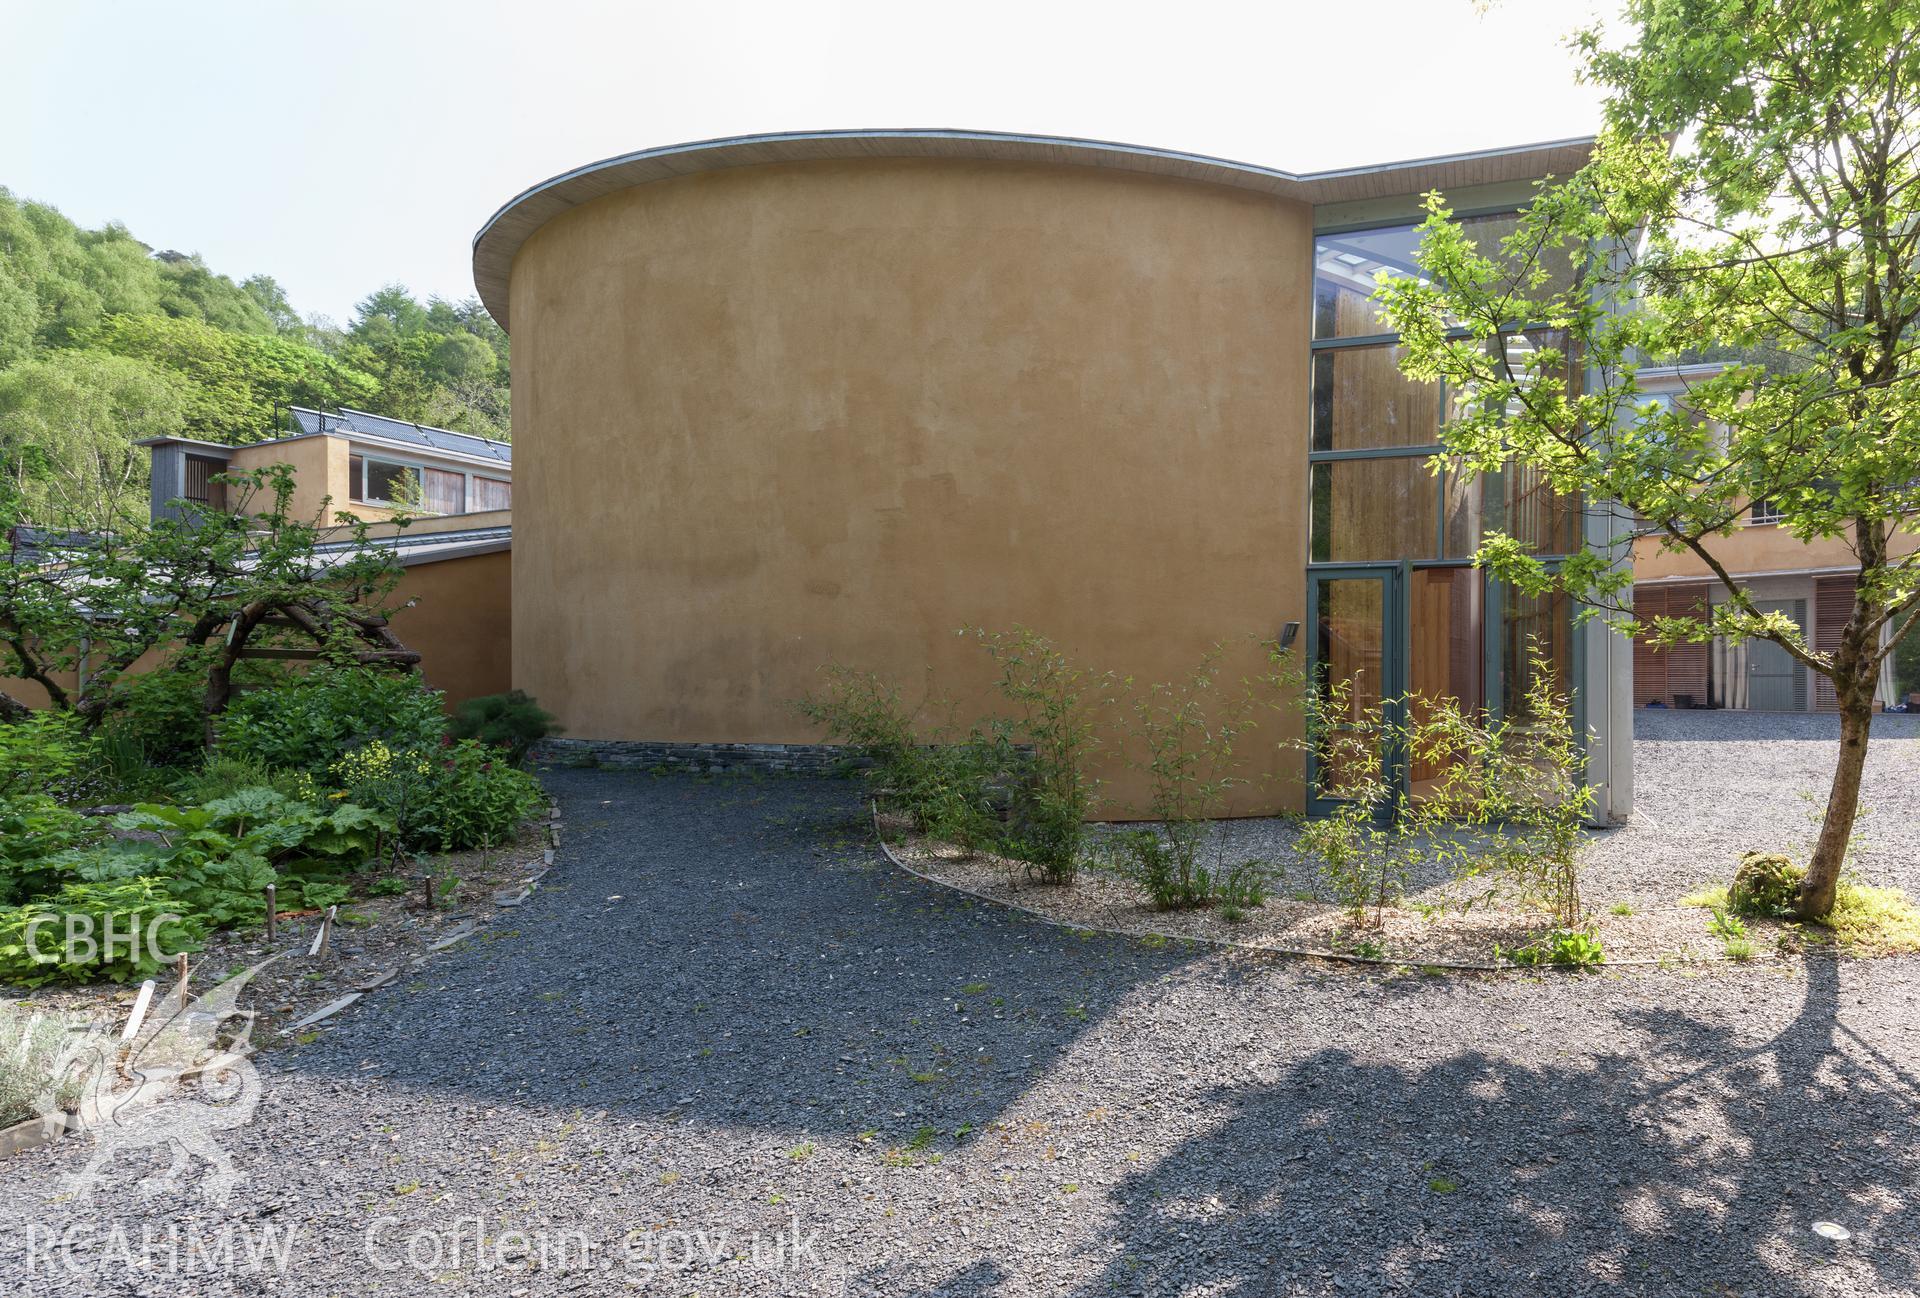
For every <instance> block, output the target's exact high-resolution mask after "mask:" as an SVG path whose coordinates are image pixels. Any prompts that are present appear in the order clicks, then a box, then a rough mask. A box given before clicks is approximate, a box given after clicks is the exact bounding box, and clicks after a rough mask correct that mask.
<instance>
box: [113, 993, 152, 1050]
mask: <svg viewBox="0 0 1920 1298" xmlns="http://www.w3.org/2000/svg"><path fill="white" fill-rule="evenodd" d="M152 1003H153V979H151V978H149V979H147V980H146V981H145V982H143V983H141V984H140V994H139V995H137V996H135V997H134V998H133V1013H131V1014H129V1015H127V1026H126V1028H125V1029H124V1030H123V1031H122V1032H121V1033H120V1039H121V1040H122V1041H131V1040H133V1039H134V1038H135V1037H137V1036H139V1035H140V1025H141V1024H142V1023H144V1022H146V1018H147V1006H148V1005H151V1004H152Z"/></svg>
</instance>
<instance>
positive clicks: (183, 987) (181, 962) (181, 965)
mask: <svg viewBox="0 0 1920 1298" xmlns="http://www.w3.org/2000/svg"><path fill="white" fill-rule="evenodd" d="M173 967H174V970H175V971H176V972H177V973H178V974H179V976H180V989H179V990H180V1003H181V1004H182V1005H185V1004H186V1003H187V976H188V974H189V973H190V972H191V970H190V969H189V967H188V965H187V953H186V952H185V951H182V952H181V953H180V956H179V958H178V959H176V960H175V961H174V962H173Z"/></svg>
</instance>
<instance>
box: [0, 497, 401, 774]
mask: <svg viewBox="0 0 1920 1298" xmlns="http://www.w3.org/2000/svg"><path fill="white" fill-rule="evenodd" d="M223 481H225V483H226V485H227V490H228V493H229V496H230V498H232V499H233V500H234V501H235V502H236V507H235V512H234V513H232V514H228V513H225V512H222V511H217V510H211V509H208V508H205V507H203V506H193V505H190V504H188V503H186V502H182V503H183V506H184V512H185V515H186V516H185V517H184V518H183V519H180V520H162V521H159V522H156V523H154V524H153V525H152V526H151V527H137V526H132V525H122V526H109V527H94V528H90V529H87V530H70V531H60V530H55V531H52V532H50V533H42V532H39V531H37V530H35V529H32V528H29V527H26V526H24V525H20V524H17V523H16V524H14V525H10V526H9V527H8V529H7V536H8V544H9V547H10V554H9V556H8V557H9V559H10V560H11V562H8V563H5V564H0V675H7V676H15V677H19V678H22V679H25V680H31V681H33V682H35V683H36V684H38V685H39V686H40V687H41V688H42V689H43V690H44V691H45V692H46V695H47V698H48V701H49V703H50V705H51V706H52V707H53V708H55V709H57V710H61V711H70V712H72V713H74V714H75V715H76V716H78V717H79V718H81V720H82V721H83V722H84V723H85V724H86V725H88V726H97V725H98V724H99V723H100V722H101V721H102V720H104V719H105V717H106V716H107V715H108V714H109V713H111V712H112V711H113V710H114V709H116V708H118V707H120V706H122V705H123V704H124V703H125V701H126V691H125V690H124V689H123V688H121V686H122V685H123V683H124V681H125V680H126V678H127V675H128V673H129V672H131V671H132V670H133V668H134V666H135V664H136V663H138V662H139V661H140V660H141V659H142V658H144V657H146V656H147V655H149V654H150V653H154V652H160V653H163V654H164V655H165V657H166V661H165V662H164V663H163V664H162V665H161V666H159V667H157V668H155V670H158V671H185V672H193V673H196V674H198V673H204V675H205V681H206V689H205V697H204V703H203V712H204V715H205V717H206V723H205V735H206V738H207V741H208V742H211V738H212V732H213V724H214V719H215V718H216V717H217V716H218V715H219V714H220V713H221V712H222V711H223V710H224V709H225V708H226V705H227V701H228V700H229V699H230V698H231V697H232V692H233V690H232V676H233V671H234V668H235V666H236V665H237V664H238V663H239V662H240V661H241V660H242V659H243V658H246V657H249V656H259V655H258V651H260V650H262V649H264V650H267V651H268V652H269V653H272V652H274V651H276V650H278V651H281V652H285V651H286V649H287V642H288V640H289V639H298V640H299V641H300V642H301V643H302V644H303V645H304V646H309V647H311V649H312V653H307V652H306V651H305V650H304V649H302V650H294V651H293V653H291V654H289V655H288V656H296V655H298V656H313V655H315V654H317V655H318V656H321V657H325V658H328V659H330V660H333V661H344V662H351V663H356V664H360V665H363V666H390V667H408V666H411V665H412V664H414V663H417V662H418V661H419V655H418V654H415V653H412V652H411V651H409V650H408V649H406V647H405V646H404V645H402V644H401V643H400V642H399V641H398V640H397V639H395V638H394V636H393V634H392V632H391V631H390V630H389V629H388V627H387V617H386V615H387V611H388V610H387V607H386V600H387V598H388V596H390V595H391V593H392V591H393V588H394V585H395V584H396V583H397V582H398V580H399V577H400V572H401V569H400V567H399V565H398V563H397V562H396V560H395V557H394V554H393V552H392V550H391V549H390V548H388V547H384V546H381V545H378V544H377V543H372V542H371V541H370V538H369V535H368V525H367V524H366V523H364V522H362V521H361V520H359V519H357V518H353V517H351V516H350V515H346V514H341V515H338V516H337V517H336V519H335V520H334V522H333V523H331V524H328V523H327V522H325V521H324V519H313V520H305V519H297V518H294V517H292V516H291V515H290V513H289V512H288V502H289V501H290V500H291V498H292V495H293V471H292V470H291V469H290V468H289V467H287V466H286V465H274V466H272V467H270V468H265V469H257V470H253V471H250V472H246V473H235V474H228V475H225V477H224V478H223ZM13 499H17V497H14V498H13ZM7 502H8V498H7V497H4V496H0V510H4V508H5V506H6V505H7ZM323 511H324V506H323ZM256 636H258V637H260V638H259V639H256ZM69 676H72V677H76V678H78V680H79V682H80V683H79V685H78V687H76V688H71V689H70V688H69V687H68V685H67V684H66V679H67V678H68V677H69ZM0 709H3V710H5V711H8V712H17V711H18V710H20V709H21V705H20V704H19V702H18V701H17V700H13V699H9V698H6V697H5V696H4V695H0Z"/></svg>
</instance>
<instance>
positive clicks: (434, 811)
mask: <svg viewBox="0 0 1920 1298" xmlns="http://www.w3.org/2000/svg"><path fill="white" fill-rule="evenodd" d="M436 761H437V764H436V765H435V767H434V770H433V774H432V776H431V778H430V781H429V783H428V786H427V796H426V800H425V803H424V805H423V806H422V808H421V815H422V820H423V822H424V827H425V829H426V832H427V833H428V835H429V836H430V837H431V838H432V840H433V841H434V842H435V843H436V844H437V845H438V847H439V849H440V850H441V851H443V852H459V851H465V850H467V849H469V848H475V847H496V846H498V845H499V844H501V843H505V842H510V841H511V840H512V839H513V836H514V833H515V831H516V830H518V829H519V827H520V823H521V822H522V821H524V820H525V819H526V818H527V817H528V816H531V815H532V814H533V813H534V812H535V811H536V810H538V809H539V807H540V803H541V794H540V784H539V782H538V781H537V780H535V779H534V778H533V777H532V776H531V775H529V774H527V773H526V772H525V771H523V770H520V769H519V768H518V767H516V766H514V765H513V764H512V763H510V762H508V761H506V760H504V759H503V757H502V755H501V754H500V753H499V752H497V751H495V750H493V749H490V748H488V747H486V746H485V745H483V744H480V743H477V742H475V741H474V740H471V739H463V740H461V741H460V742H458V743H456V744H451V745H449V746H448V747H446V748H445V749H443V750H442V751H441V753H440V755H439V756H438V758H437V759H436Z"/></svg>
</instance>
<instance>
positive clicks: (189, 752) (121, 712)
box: [104, 655, 207, 767]
mask: <svg viewBox="0 0 1920 1298" xmlns="http://www.w3.org/2000/svg"><path fill="white" fill-rule="evenodd" d="M197 664H199V659H197V658H195V657H190V656H185V655H182V656H179V657H177V658H176V661H175V662H174V663H173V664H171V665H170V666H168V667H164V668H161V669H160V670H157V671H150V672H141V673H139V674H137V675H128V676H127V677H125V678H124V679H123V680H121V681H120V683H119V684H118V685H116V686H115V687H114V694H115V700H116V702H115V707H114V710H113V713H112V716H111V718H110V719H109V720H108V721H107V722H106V723H105V725H104V732H105V733H106V734H109V735H111V736H113V737H114V738H115V739H117V740H120V741H123V742H125V743H127V744H130V745H132V746H133V747H134V748H135V749H136V750H137V751H138V752H139V753H140V755H141V756H142V757H143V758H144V759H145V761H146V762H147V763H149V764H150V765H153V766H166V767H176V766H181V765H184V764H189V763H193V762H197V761H199V760H200V758H201V756H202V752H203V750H202V748H201V746H200V738H201V733H202V731H203V729H204V728H205V725H206V713H205V711H204V710H203V706H204V703H205V700H206V694H207V679H206V675H205V672H204V669H203V670H199V671H196V670H194V667H195V665H197Z"/></svg>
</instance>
